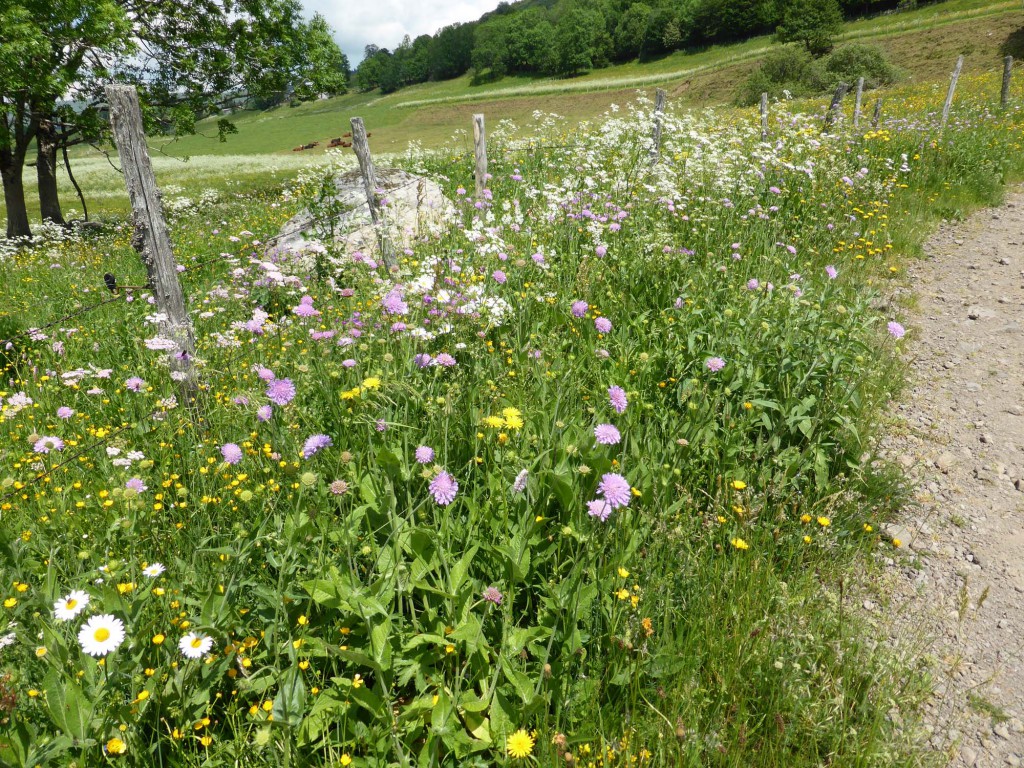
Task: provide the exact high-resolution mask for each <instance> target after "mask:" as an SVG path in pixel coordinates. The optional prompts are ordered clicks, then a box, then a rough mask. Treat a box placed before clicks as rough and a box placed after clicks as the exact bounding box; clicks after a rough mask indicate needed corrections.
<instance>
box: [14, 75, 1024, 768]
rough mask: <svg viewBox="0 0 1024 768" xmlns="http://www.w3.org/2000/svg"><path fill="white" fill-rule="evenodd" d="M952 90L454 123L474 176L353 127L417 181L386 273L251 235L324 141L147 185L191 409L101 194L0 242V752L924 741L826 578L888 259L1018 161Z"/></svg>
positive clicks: (898, 674) (416, 761)
mask: <svg viewBox="0 0 1024 768" xmlns="http://www.w3.org/2000/svg"><path fill="white" fill-rule="evenodd" d="M960 87H961V92H960V94H958V101H957V104H956V106H955V108H954V111H953V115H952V118H951V120H950V123H949V125H948V126H947V127H946V128H945V130H944V131H940V129H939V126H938V120H937V112H938V110H939V108H940V107H941V97H942V93H940V92H939V91H937V90H935V89H930V88H921V87H918V88H916V89H905V90H902V91H893V92H890V93H888V94H887V95H886V106H885V112H884V115H883V120H882V122H881V123H880V124H879V125H878V126H877V127H875V128H872V127H870V126H869V125H866V124H865V123H862V125H861V127H860V129H859V130H857V131H854V130H853V129H852V126H851V124H850V123H851V121H850V119H849V116H847V119H846V120H845V121H844V122H842V123H841V124H840V125H839V126H837V128H836V129H834V130H833V132H832V133H829V134H823V133H822V131H821V125H822V122H821V116H822V109H823V105H822V104H820V103H810V102H808V103H802V102H780V103H777V104H773V105H772V106H771V112H770V135H769V138H768V140H767V141H762V140H761V136H760V123H759V121H758V120H757V118H756V117H755V116H754V115H753V114H752V113H751V112H750V111H749V110H720V111H707V112H701V113H682V112H680V113H673V112H672V111H671V110H670V112H669V114H668V115H666V116H665V118H664V124H663V130H662V145H661V154H660V159H659V160H658V162H656V163H653V164H652V162H651V157H650V145H651V135H652V117H651V105H650V102H648V101H646V100H644V99H642V98H641V99H639V100H638V101H636V102H635V103H633V104H631V105H628V106H627V105H623V106H622V107H621V108H613V109H612V111H611V112H609V113H608V114H606V115H604V116H603V117H602V118H601V119H599V120H594V121H592V122H590V123H585V124H583V125H581V126H579V127H575V126H573V127H572V128H570V127H569V126H567V125H564V124H563V122H562V121H561V120H560V119H559V118H557V117H556V116H553V115H546V114H538V115H537V116H536V121H535V123H534V124H532V125H529V126H520V127H516V126H512V125H510V124H500V125H499V124H498V121H497V120H496V119H495V120H494V123H495V124H496V125H497V126H498V127H497V129H496V130H494V131H493V132H492V135H491V136H490V141H491V145H490V147H489V150H490V155H491V164H490V175H491V178H490V179H488V180H487V189H486V191H485V193H484V194H483V195H482V196H481V197H480V198H479V199H477V198H476V197H475V195H474V192H473V179H472V171H471V169H472V160H471V158H470V157H469V155H468V154H465V153H460V152H457V151H441V152H432V153H428V152H419V151H410V152H409V153H407V154H406V155H404V156H402V157H400V158H396V159H395V161H394V162H395V163H397V164H400V165H402V166H404V167H405V168H406V169H407V170H410V171H413V172H416V173H419V174H422V175H425V176H428V177H430V178H431V179H433V180H435V181H437V182H439V183H440V184H442V186H443V187H444V188H445V190H446V192H447V194H448V196H449V197H450V199H451V200H452V201H453V204H454V213H452V214H450V215H449V216H448V218H447V219H446V220H445V222H444V225H443V226H434V227H432V228H430V229H429V230H424V231H421V232H417V233H413V234H412V235H411V236H410V238H409V240H408V242H407V243H403V244H402V247H401V249H400V252H399V254H398V255H399V266H398V268H397V269H396V270H394V271H391V272H389V271H388V270H387V269H386V268H385V267H384V265H383V263H382V262H380V261H379V260H378V258H377V257H376V256H375V255H374V254H373V253H372V252H371V253H359V252H355V253H352V252H341V251H340V249H339V248H338V247H336V246H335V245H334V243H333V241H332V240H330V239H329V238H324V239H323V240H322V241H320V242H317V243H312V244H310V245H309V251H310V252H312V253H313V254H314V256H315V258H314V259H313V260H312V262H311V261H310V252H305V253H292V252H288V251H284V250H281V249H277V248H274V247H268V245H267V242H268V240H269V238H271V237H272V236H273V235H274V234H276V232H277V231H278V229H279V228H280V227H281V226H282V225H283V224H284V222H285V221H286V220H287V219H288V218H289V217H290V216H291V215H292V214H294V213H295V212H296V211H297V210H299V209H301V208H303V207H306V206H308V205H310V204H311V203H313V202H315V199H316V195H317V194H318V192H317V190H320V189H322V185H321V184H320V179H319V176H320V175H322V174H324V173H327V172H333V171H334V170H336V169H337V168H338V167H342V166H345V167H347V166H349V165H350V164H351V163H352V161H351V160H350V159H349V158H347V157H345V156H340V155H339V156H337V157H336V158H335V159H334V160H332V161H331V162H330V164H329V165H328V166H326V167H325V168H323V169H319V170H316V171H305V172H303V173H302V174H300V175H299V176H298V177H297V178H296V179H295V181H294V182H293V183H291V184H289V185H288V187H287V188H286V189H284V190H282V189H281V188H280V187H277V188H276V189H275V188H265V189H259V190H254V191H251V192H249V193H247V194H245V195H232V196H221V197H220V198H218V199H217V201H216V202H213V201H210V202H208V203H207V204H203V205H190V206H182V207H180V209H178V210H176V211H171V212H169V216H170V223H171V230H172V236H173V238H174V242H175V250H176V254H177V258H178V261H179V264H180V270H181V280H182V284H183V286H184V290H185V295H186V300H187V304H188V307H189V310H190V314H191V317H192V320H193V323H194V326H195V338H196V354H195V358H194V360H193V361H192V362H193V363H194V364H195V366H196V368H197V372H198V376H199V381H200V389H199V393H198V397H197V401H196V404H195V407H194V408H189V407H186V404H185V403H184V402H183V401H182V394H181V390H180V383H181V382H179V381H178V379H180V378H181V375H180V372H179V371H178V369H177V367H175V366H174V365H172V362H171V361H168V358H167V353H166V351H165V350H166V349H167V348H168V345H169V342H168V340H167V339H163V338H161V336H160V333H159V326H160V320H161V318H160V317H158V316H157V313H156V310H155V308H154V306H153V299H152V297H151V296H150V294H149V292H148V291H147V290H146V289H144V288H142V289H139V288H134V289H133V288H125V289H120V290H118V291H117V292H116V293H111V292H110V291H108V290H107V289H106V288H105V287H104V282H103V275H104V273H106V272H109V273H112V274H114V275H116V276H117V280H118V282H119V283H120V284H121V285H125V286H142V285H144V284H145V276H144V275H145V272H144V270H143V267H142V265H141V264H140V263H139V259H138V257H137V255H136V254H135V253H134V251H133V250H132V249H131V246H130V242H129V241H130V235H131V232H130V228H129V226H128V225H127V224H126V223H124V222H109V223H108V225H107V226H106V227H105V228H104V230H103V231H102V232H99V233H79V234H74V233H63V234H61V235H59V236H53V237H49V238H42V239H40V240H39V241H38V242H36V243H34V244H33V245H32V246H30V247H21V248H17V249H15V248H8V249H6V250H4V251H2V252H0V295H2V303H0V339H3V340H6V343H5V344H4V346H3V347H2V348H0V367H3V369H4V370H3V373H2V379H0V521H2V524H0V575H2V578H0V723H2V724H3V727H2V728H0V763H2V764H4V765H15V766H37V765H38V766H43V765H61V766H64V765H76V766H99V765H107V764H118V765H125V766H226V765H239V766H241V765H244V766H264V765H265V766H339V765H340V766H349V765H352V766H361V767H366V768H370V767H371V766H372V767H374V768H377V767H379V768H383V767H384V766H492V765H500V766H504V765H538V766H554V765H568V766H572V765H580V766H588V767H589V766H602V767H608V766H645V765H649V766H684V765H685V766H758V765H759V766H779V765H790V766H818V765H826V764H827V765H842V766H871V767H872V768H877V767H878V766H919V765H925V764H928V760H930V759H931V758H930V757H929V755H928V754H927V751H926V749H925V746H924V745H925V744H926V741H925V740H924V737H923V736H922V734H921V733H920V731H919V729H918V728H917V726H916V714H915V713H916V712H917V708H918V705H919V704H920V702H921V700H922V699H923V697H925V696H926V695H927V692H928V689H929V677H928V672H927V668H926V667H924V666H923V664H921V663H918V662H917V661H916V660H915V659H914V658H912V657H909V656H907V655H906V654H904V653H902V652H901V650H900V648H898V647H896V646H894V645H892V644H889V643H887V642H886V635H885V633H884V632H879V631H876V630H872V629H870V628H869V627H868V625H867V623H866V621H865V620H864V618H863V617H862V616H860V615H859V614H858V611H857V603H856V602H854V600H852V599H851V597H850V592H851V591H854V592H855V591H856V586H855V585H856V583H857V582H858V580H860V582H861V583H864V582H866V581H868V580H869V578H868V577H864V576H863V574H869V575H870V573H871V569H872V568H873V567H874V566H873V565H872V559H873V557H874V556H875V553H882V554H884V555H885V556H898V554H899V551H898V550H899V548H898V546H895V545H898V544H899V542H892V541H888V540H884V539H883V538H881V537H880V535H879V532H878V531H879V525H880V523H882V522H884V521H885V520H886V518H887V516H889V515H891V514H892V512H893V510H894V509H895V508H896V506H897V505H898V504H899V502H900V500H901V498H902V490H901V488H902V486H901V483H900V479H899V476H898V474H897V473H896V471H895V470H894V469H893V468H891V467H889V466H887V465H886V464H885V463H884V462H881V461H879V460H878V459H877V457H876V456H875V445H876V439H877V437H878V435H879V429H880V427H881V425H882V424H883V423H884V421H885V418H886V415H887V410H888V408H889V407H890V404H891V402H892V399H893V398H894V397H896V396H898V394H899V389H900V386H901V381H902V378H903V368H902V363H901V356H902V355H903V354H904V351H905V350H904V346H905V345H906V344H907V343H908V341H910V340H912V338H913V329H912V328H905V327H904V325H903V324H902V323H901V317H900V308H899V306H898V305H896V304H894V303H893V302H892V301H891V289H892V287H893V285H894V281H898V280H899V279H900V276H901V271H902V265H903V264H904V263H905V259H907V258H911V257H913V252H914V247H915V246H916V245H917V244H918V243H919V242H920V238H921V235H922V233H924V232H925V231H927V228H928V226H929V225H930V223H931V222H933V221H934V220H935V219H936V218H937V217H940V216H950V215H957V214H958V213H961V212H963V211H964V210H966V209H967V208H969V207H971V206H976V205H980V204H986V203H991V202H995V201H997V200H998V199H999V195H1000V194H1001V190H1002V188H1003V185H1004V184H1005V183H1006V182H1007V181H1008V180H1010V179H1011V178H1014V177H1016V176H1017V175H1018V174H1019V171H1020V167H1021V160H1020V158H1021V156H1022V155H1021V138H1022V129H1024V121H1022V115H1021V111H1020V109H1019V107H1017V106H1013V105H1011V106H1010V107H1009V108H1007V109H1005V110H999V109H998V107H997V106H996V102H995V101H994V100H993V98H992V94H993V93H997V92H998V85H997V83H996V76H995V75H994V74H993V75H991V76H986V77H977V78H964V79H963V80H962V81H961V86H960ZM458 145H459V142H453V146H458ZM384 202H385V211H386V210H387V205H386V203H387V200H386V199H385V201H384ZM311 263H312V264H313V265H314V266H312V267H311V266H310V264H311ZM101 302H102V304H101V305H100V306H98V307H97V306H95V305H97V304H99V303H101ZM79 310H88V311H83V312H81V313H80V314H74V313H76V312H78V311H79ZM171 346H173V343H172V344H171ZM851 585H854V586H851Z"/></svg>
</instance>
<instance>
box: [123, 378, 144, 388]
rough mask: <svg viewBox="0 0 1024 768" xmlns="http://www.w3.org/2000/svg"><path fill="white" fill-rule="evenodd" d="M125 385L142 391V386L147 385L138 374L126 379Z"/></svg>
mask: <svg viewBox="0 0 1024 768" xmlns="http://www.w3.org/2000/svg"><path fill="white" fill-rule="evenodd" d="M124 386H125V388H126V389H129V390H131V391H132V392H141V391H142V388H143V387H144V386H146V382H145V381H143V380H142V379H140V378H139V377H138V376H132V377H131V378H130V379H128V380H127V381H125V383H124Z"/></svg>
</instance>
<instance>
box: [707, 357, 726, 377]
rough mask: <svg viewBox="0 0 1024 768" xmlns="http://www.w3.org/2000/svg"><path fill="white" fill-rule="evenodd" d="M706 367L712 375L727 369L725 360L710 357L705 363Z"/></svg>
mask: <svg viewBox="0 0 1024 768" xmlns="http://www.w3.org/2000/svg"><path fill="white" fill-rule="evenodd" d="M704 365H706V366H707V367H708V370H709V371H711V372H712V373H718V372H719V371H720V370H722V369H723V368H725V360H723V359H722V358H720V357H709V358H708V359H707V360H705V361H704Z"/></svg>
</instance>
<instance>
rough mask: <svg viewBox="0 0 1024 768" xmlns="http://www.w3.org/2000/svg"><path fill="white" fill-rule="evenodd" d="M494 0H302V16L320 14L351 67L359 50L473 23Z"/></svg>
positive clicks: (355, 62) (361, 55)
mask: <svg viewBox="0 0 1024 768" xmlns="http://www.w3.org/2000/svg"><path fill="white" fill-rule="evenodd" d="M497 5H498V2H497V0H456V1H455V2H451V0H361V1H360V2H356V3H344V4H343V3H340V2H337V0H305V2H304V3H303V7H304V8H305V11H306V14H307V15H308V16H312V15H313V14H314V13H319V14H321V15H322V16H323V17H324V18H325V19H327V22H328V23H329V24H330V25H331V27H333V28H334V33H335V34H334V37H335V40H337V41H338V45H340V46H341V49H342V50H343V51H345V54H346V55H347V56H348V58H349V62H350V63H351V64H352V66H353V67H355V65H356V64H357V63H358V62H359V61H360V60H361V59H362V58H363V48H364V47H365V46H366V45H367V44H369V43H376V44H377V45H379V46H381V47H382V48H389V49H391V48H394V47H395V46H397V45H398V44H399V43H400V42H402V38H403V37H404V36H405V35H409V37H411V38H413V39H415V38H416V37H417V35H423V34H429V35H432V34H434V33H435V32H437V30H439V29H440V28H441V27H444V26H447V25H448V24H453V23H455V22H457V21H462V22H465V21H475V20H476V19H478V18H480V15H481V14H483V13H485V12H487V11H491V10H494V8H495V7H497Z"/></svg>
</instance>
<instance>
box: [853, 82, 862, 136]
mask: <svg viewBox="0 0 1024 768" xmlns="http://www.w3.org/2000/svg"><path fill="white" fill-rule="evenodd" d="M863 98H864V78H863V77H861V78H858V79H857V99H856V101H854V104H853V127H854V128H860V104H861V99H863Z"/></svg>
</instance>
